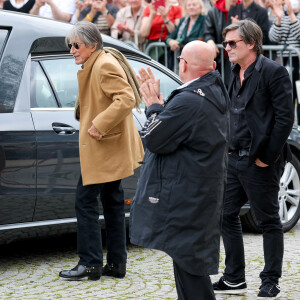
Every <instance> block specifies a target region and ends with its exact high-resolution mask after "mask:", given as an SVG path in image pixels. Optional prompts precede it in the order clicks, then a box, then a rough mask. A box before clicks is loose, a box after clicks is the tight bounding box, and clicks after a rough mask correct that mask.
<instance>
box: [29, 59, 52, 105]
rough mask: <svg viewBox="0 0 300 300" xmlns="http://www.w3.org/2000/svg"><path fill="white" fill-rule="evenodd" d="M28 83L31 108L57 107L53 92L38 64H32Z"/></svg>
mask: <svg viewBox="0 0 300 300" xmlns="http://www.w3.org/2000/svg"><path fill="white" fill-rule="evenodd" d="M30 83H31V87H30V104H31V107H57V102H56V100H55V96H54V94H53V91H52V89H51V87H50V84H49V82H48V80H47V77H46V75H45V73H44V72H43V70H42V68H41V66H40V65H39V63H38V62H32V65H31V78H30Z"/></svg>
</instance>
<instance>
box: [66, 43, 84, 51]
mask: <svg viewBox="0 0 300 300" xmlns="http://www.w3.org/2000/svg"><path fill="white" fill-rule="evenodd" d="M82 44H84V43H72V44H68V47H69V48H70V50H71V49H72V47H74V48H75V49H76V50H78V49H79V46H80V45H82Z"/></svg>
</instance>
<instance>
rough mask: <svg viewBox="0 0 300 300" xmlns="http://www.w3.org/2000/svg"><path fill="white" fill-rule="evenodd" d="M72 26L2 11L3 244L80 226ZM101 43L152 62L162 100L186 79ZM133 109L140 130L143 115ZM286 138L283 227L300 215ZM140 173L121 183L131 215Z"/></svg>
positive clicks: (121, 46) (294, 139)
mask: <svg viewBox="0 0 300 300" xmlns="http://www.w3.org/2000/svg"><path fill="white" fill-rule="evenodd" d="M71 26H72V25H70V24H68V23H64V22H59V21H54V20H48V19H43V18H40V17H37V16H30V15H25V14H18V13H11V12H7V11H3V10H2V11H0V244H1V243H8V242H10V241H12V240H14V239H20V238H24V237H30V236H36V235H38V236H44V235H50V234H57V233H63V232H68V231H75V230H76V218H75V210H74V197H75V190H76V185H77V180H78V177H79V172H80V170H79V153H78V129H79V123H78V122H77V121H76V120H75V118H74V105H75V101H76V96H77V89H78V87H77V70H78V68H80V66H77V65H76V64H75V62H74V59H73V57H72V55H70V54H69V50H68V48H67V47H66V46H65V43H64V37H65V35H66V33H67V32H68V31H69V30H70V28H71ZM103 41H104V45H105V46H110V47H114V48H116V49H118V50H120V51H121V52H122V53H123V54H124V55H125V56H126V57H127V58H128V60H129V62H130V63H131V65H132V66H133V68H134V69H135V70H138V69H139V68H141V67H147V66H150V67H151V69H152V70H153V72H154V74H155V76H156V77H157V78H160V79H161V87H162V93H163V95H164V97H165V98H166V97H167V96H168V95H169V94H170V92H171V91H172V90H173V89H175V88H176V87H178V86H179V85H180V84H181V81H180V79H179V77H178V76H177V75H176V74H174V73H172V72H171V71H170V70H168V69H167V68H165V67H164V66H162V65H160V64H158V63H157V62H156V61H154V60H152V59H151V58H150V57H148V56H147V55H145V54H143V53H142V52H139V51H138V50H135V49H134V48H133V47H131V46H129V45H127V44H125V43H122V42H120V41H118V40H115V39H112V38H111V37H108V36H103ZM133 114H134V117H135V121H136V126H137V128H138V129H139V130H140V129H141V126H142V124H143V122H144V120H145V117H144V114H140V113H138V112H137V111H135V110H134V111H133ZM289 143H290V145H291V147H292V151H293V155H294V156H293V162H292V163H289V164H287V165H286V168H285V172H284V174H283V176H282V181H281V189H280V196H279V199H280V200H279V201H280V203H281V208H282V209H281V217H282V221H283V223H284V227H285V230H289V229H291V228H292V227H293V226H294V225H295V224H296V222H297V221H298V219H299V215H300V205H299V198H300V193H299V191H300V180H299V176H300V165H299V159H300V133H299V130H298V128H297V127H294V129H293V132H292V133H291V136H290V140H289ZM138 172H139V171H138V170H137V172H136V174H135V175H134V176H131V177H129V178H126V179H125V180H124V181H123V187H124V190H125V199H126V211H127V216H129V206H130V200H131V199H132V197H133V195H134V193H135V187H136V181H137V177H138ZM241 214H243V216H242V218H243V219H244V221H245V222H244V223H245V224H246V225H247V226H248V227H249V228H250V229H251V230H257V229H258V228H257V226H256V223H255V218H254V216H253V213H252V211H251V209H250V207H249V206H245V207H244V208H243V210H242V211H241ZM102 219H103V216H102V215H101V216H100V220H102Z"/></svg>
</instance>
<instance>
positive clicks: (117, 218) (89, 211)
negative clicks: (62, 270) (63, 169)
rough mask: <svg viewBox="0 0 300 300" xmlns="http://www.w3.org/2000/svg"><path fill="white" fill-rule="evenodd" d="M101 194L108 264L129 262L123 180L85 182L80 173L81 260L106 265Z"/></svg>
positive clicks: (77, 200)
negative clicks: (83, 183) (89, 183)
mask: <svg viewBox="0 0 300 300" xmlns="http://www.w3.org/2000/svg"><path fill="white" fill-rule="evenodd" d="M99 195H100V200H101V202H102V206H103V215H104V220H105V229H106V244H107V262H108V263H109V264H111V263H115V264H120V263H126V259H127V252H126V225H125V211H124V192H123V188H122V185H121V180H117V181H113V182H106V183H99V184H92V185H86V186H83V185H82V177H81V176H80V178H79V181H78V185H77V191H76V204H75V210H76V216H77V252H78V255H79V258H80V260H79V264H80V265H84V266H102V265H103V250H102V237H101V226H100V223H99V205H98V196H99Z"/></svg>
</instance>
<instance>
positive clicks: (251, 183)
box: [222, 152, 284, 284]
mask: <svg viewBox="0 0 300 300" xmlns="http://www.w3.org/2000/svg"><path fill="white" fill-rule="evenodd" d="M248 159H249V158H248V157H247V156H242V157H240V156H239V155H238V154H237V153H235V152H234V153H232V154H230V155H229V161H228V170H227V187H226V195H225V200H224V214H223V224H222V237H223V242H224V247H225V254H226V259H225V265H226V268H225V272H224V277H225V279H226V280H227V281H229V282H237V283H238V282H243V281H245V256H244V244H243V236H242V228H241V223H240V218H239V212H240V208H241V207H242V206H243V205H244V204H245V203H246V202H247V200H249V201H250V205H251V208H252V209H253V211H254V214H255V217H256V219H257V222H258V224H259V227H260V228H261V229H262V232H263V248H264V258H265V266H264V269H263V271H262V272H261V273H260V278H261V280H262V284H265V283H267V282H270V283H273V284H278V280H279V278H280V277H281V272H282V259H283V230H282V224H281V221H280V217H279V213H278V212H279V203H278V191H279V181H280V175H281V174H282V171H283V167H284V163H283V162H282V161H278V162H276V163H275V164H274V165H271V166H268V167H266V168H261V167H258V166H257V165H255V164H253V165H251V166H248Z"/></svg>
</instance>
